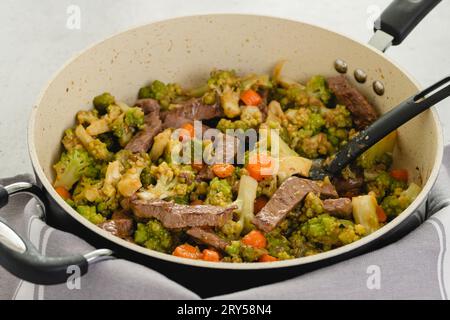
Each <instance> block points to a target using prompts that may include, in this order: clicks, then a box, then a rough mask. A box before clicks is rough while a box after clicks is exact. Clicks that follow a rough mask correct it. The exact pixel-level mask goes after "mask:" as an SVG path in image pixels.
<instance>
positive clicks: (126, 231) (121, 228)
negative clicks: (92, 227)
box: [98, 211, 134, 239]
mask: <svg viewBox="0 0 450 320" xmlns="http://www.w3.org/2000/svg"><path fill="white" fill-rule="evenodd" d="M98 226H99V227H100V228H102V229H103V230H106V231H108V232H109V233H111V234H113V235H115V236H117V237H119V238H122V239H128V238H130V237H131V235H132V234H133V231H134V223H133V218H131V217H130V216H128V215H126V214H125V213H123V212H122V211H118V212H115V213H113V215H112V217H111V220H108V221H105V222H103V223H100V224H99V225H98Z"/></svg>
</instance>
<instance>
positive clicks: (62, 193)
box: [55, 187, 72, 200]
mask: <svg viewBox="0 0 450 320" xmlns="http://www.w3.org/2000/svg"><path fill="white" fill-rule="evenodd" d="M55 191H56V193H57V194H59V195H60V196H61V198H63V199H64V200H67V199H70V198H72V195H71V194H70V192H69V191H67V189H66V188H64V187H57V188H55Z"/></svg>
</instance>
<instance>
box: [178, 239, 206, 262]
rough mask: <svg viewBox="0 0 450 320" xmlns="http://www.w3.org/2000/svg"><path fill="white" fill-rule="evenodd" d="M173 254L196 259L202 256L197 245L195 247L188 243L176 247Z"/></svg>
mask: <svg viewBox="0 0 450 320" xmlns="http://www.w3.org/2000/svg"><path fill="white" fill-rule="evenodd" d="M172 254H173V255H174V256H177V257H181V258H187V259H194V260H198V259H201V258H202V254H201V253H200V251H199V250H198V249H197V248H196V247H193V246H191V245H190V244H187V243H185V244H182V245H179V246H178V247H176V248H175V250H174V251H173V253H172Z"/></svg>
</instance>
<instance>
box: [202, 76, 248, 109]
mask: <svg viewBox="0 0 450 320" xmlns="http://www.w3.org/2000/svg"><path fill="white" fill-rule="evenodd" d="M208 86H209V88H210V90H213V91H215V92H216V93H217V94H218V96H219V98H220V102H221V105H222V108H223V111H224V113H225V115H226V116H227V117H228V118H235V117H237V116H239V115H240V114H241V108H240V107H239V99H240V79H239V78H238V77H237V76H236V73H235V72H234V71H231V70H215V71H213V72H211V76H210V78H209V80H208Z"/></svg>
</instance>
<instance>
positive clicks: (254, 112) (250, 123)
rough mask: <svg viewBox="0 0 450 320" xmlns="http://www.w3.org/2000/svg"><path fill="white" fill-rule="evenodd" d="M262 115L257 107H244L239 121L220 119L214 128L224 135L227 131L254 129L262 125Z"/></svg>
mask: <svg viewBox="0 0 450 320" xmlns="http://www.w3.org/2000/svg"><path fill="white" fill-rule="evenodd" d="M262 119H263V116H262V113H261V111H260V110H259V108H258V107H253V106H246V107H243V108H242V113H241V118H240V119H239V120H235V121H232V120H229V119H225V118H222V119H220V121H219V123H218V124H217V126H216V128H217V129H219V130H220V131H222V132H223V133H226V131H227V130H243V131H244V132H245V131H246V130H248V129H256V128H258V126H259V125H260V124H261V123H262Z"/></svg>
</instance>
